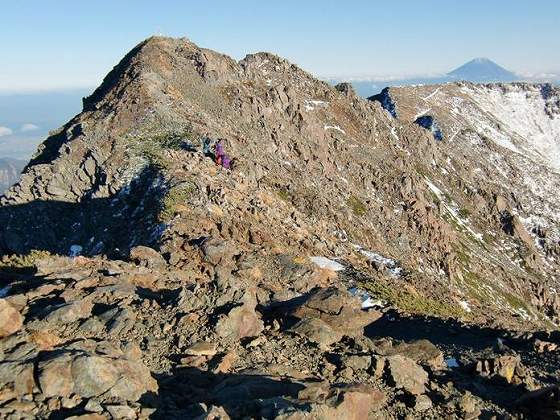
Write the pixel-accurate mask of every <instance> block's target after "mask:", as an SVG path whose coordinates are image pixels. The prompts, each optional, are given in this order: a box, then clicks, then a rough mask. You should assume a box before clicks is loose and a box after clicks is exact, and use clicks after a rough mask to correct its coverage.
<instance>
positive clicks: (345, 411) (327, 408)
mask: <svg viewBox="0 0 560 420" xmlns="http://www.w3.org/2000/svg"><path fill="white" fill-rule="evenodd" d="M298 397H299V398H300V399H303V400H305V399H310V400H311V404H310V408H311V410H310V412H309V413H305V414H304V413H302V412H299V413H296V414H295V415H294V416H291V417H290V418H294V419H297V418H312V419H336V420H361V419H367V418H368V417H369V413H370V412H372V411H374V410H378V409H380V408H382V407H383V406H384V405H385V403H386V400H387V398H386V396H385V394H384V393H383V392H382V391H379V390H377V389H375V388H373V387H371V386H369V385H364V384H353V385H342V386H332V387H330V388H326V389H323V388H322V387H316V386H315V387H313V389H312V390H311V392H310V390H309V389H305V390H303V391H301V392H300V393H299V395H298Z"/></svg>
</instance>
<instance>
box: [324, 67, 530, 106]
mask: <svg viewBox="0 0 560 420" xmlns="http://www.w3.org/2000/svg"><path fill="white" fill-rule="evenodd" d="M518 80H522V78H521V77H520V76H518V75H517V74H515V73H514V72H511V71H509V70H507V69H505V68H503V67H502V66H500V65H498V64H496V63H495V62H494V61H492V60H490V59H488V58H482V57H479V58H474V59H472V60H471V61H469V62H467V63H465V64H463V65H462V66H460V67H457V68H456V69H454V70H452V71H450V72H449V73H447V74H444V75H441V76H431V77H422V76H419V77H413V78H408V79H389V78H387V79H385V80H384V79H379V78H376V79H370V80H353V81H351V83H352V86H353V87H354V89H355V90H356V92H357V93H358V94H359V95H360V96H363V97H368V96H370V95H372V94H375V93H378V92H380V91H381V90H382V89H383V88H385V87H387V86H410V85H435V84H442V83H451V82H458V81H467V82H473V83H492V82H503V83H506V82H515V81H518ZM331 82H332V83H334V84H336V83H339V82H341V80H333V81H331Z"/></svg>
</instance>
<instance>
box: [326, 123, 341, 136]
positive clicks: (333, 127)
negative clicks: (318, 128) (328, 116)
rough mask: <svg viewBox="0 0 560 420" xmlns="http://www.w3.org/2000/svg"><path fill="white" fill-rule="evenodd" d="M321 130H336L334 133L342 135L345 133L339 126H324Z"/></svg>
mask: <svg viewBox="0 0 560 420" xmlns="http://www.w3.org/2000/svg"><path fill="white" fill-rule="evenodd" d="M323 128H324V129H325V131H326V130H336V131H340V132H341V133H342V134H346V132H345V131H344V130H343V129H342V128H340V126H338V125H325V126H324V127H323Z"/></svg>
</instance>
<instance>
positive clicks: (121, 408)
mask: <svg viewBox="0 0 560 420" xmlns="http://www.w3.org/2000/svg"><path fill="white" fill-rule="evenodd" d="M105 408H106V409H107V411H108V412H109V414H111V416H113V418H114V419H135V418H136V412H135V411H134V410H133V409H132V408H130V407H129V406H128V405H107V406H105Z"/></svg>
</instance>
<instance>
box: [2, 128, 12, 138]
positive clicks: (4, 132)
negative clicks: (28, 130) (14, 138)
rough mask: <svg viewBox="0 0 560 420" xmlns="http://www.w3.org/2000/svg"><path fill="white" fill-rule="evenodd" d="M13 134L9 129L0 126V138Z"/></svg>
mask: <svg viewBox="0 0 560 420" xmlns="http://www.w3.org/2000/svg"><path fill="white" fill-rule="evenodd" d="M12 133H13V131H12V129H11V128H8V127H3V126H1V125H0V137H3V136H9V135H11V134H12Z"/></svg>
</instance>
